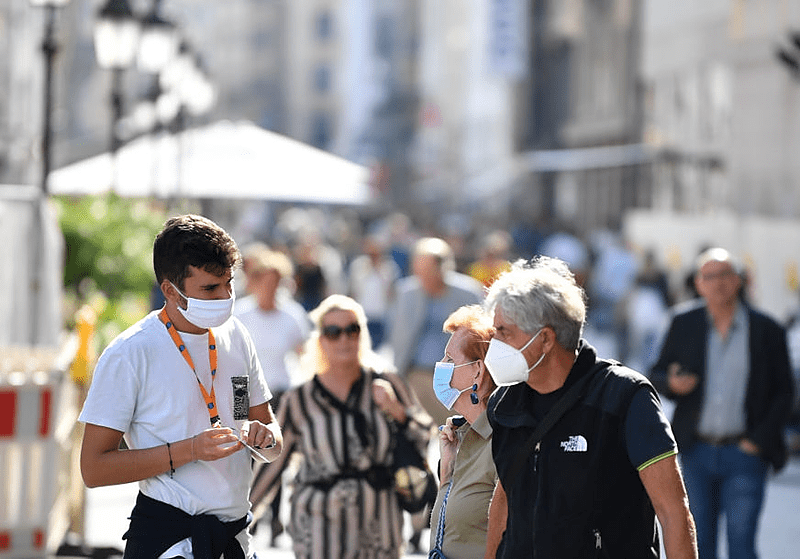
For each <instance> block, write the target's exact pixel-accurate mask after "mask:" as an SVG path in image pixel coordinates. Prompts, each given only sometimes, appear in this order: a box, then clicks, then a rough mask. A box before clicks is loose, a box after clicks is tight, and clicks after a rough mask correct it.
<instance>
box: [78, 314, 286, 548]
mask: <svg viewBox="0 0 800 559" xmlns="http://www.w3.org/2000/svg"><path fill="white" fill-rule="evenodd" d="M213 332H214V336H215V339H216V345H217V374H216V378H215V380H214V389H215V390H214V392H215V394H216V400H217V408H218V412H219V415H220V419H221V421H222V425H223V426H226V427H233V428H236V429H240V428H241V427H242V424H243V423H244V421H245V419H246V417H243V418H242V419H234V413H233V408H234V395H233V381H232V378H233V377H239V380H237V382H241V380H243V379H241V377H246V378H247V379H248V380H247V382H248V386H249V405H248V406H246V408H245V409H247V408H249V407H253V406H257V405H260V404H263V403H265V402H267V401H269V399H270V398H271V397H272V394H271V393H270V390H269V388H268V386H267V383H266V381H265V380H264V375H263V372H262V370H261V366H260V364H259V362H258V358H257V357H256V352H255V347H254V346H253V342H252V340H251V339H250V336H249V334H248V333H247V330H246V329H245V328H244V326H242V324H241V323H240V322H239V321H238V320H237V319H236V318H232V319H231V320H228V321H227V322H226V323H225V324H223V325H222V326H220V327H218V328H214V329H213ZM181 338H182V339H183V341H184V343H185V344H186V346H187V348H188V350H189V354H190V355H191V356H192V361H193V362H194V364H195V369H196V372H197V375H198V377H199V378H200V380H201V381H202V382H203V385H204V386H205V387H206V390H207V391H209V392H210V389H211V368H210V366H209V362H208V334H207V333H206V334H200V335H190V334H185V333H181ZM79 420H80V421H82V422H83V423H92V424H94V425H100V426H102V427H108V428H111V429H114V430H117V431H121V432H123V433H125V440H126V442H127V444H128V446H129V447H130V448H131V449H140V448H151V447H154V446H159V445H163V444H164V443H166V442H167V441H169V442H174V441H180V440H182V439H186V438H189V437H192V436H194V435H196V434H198V433H200V432H201V431H204V430H206V429H208V428H209V427H210V426H211V424H210V421H209V414H208V411H207V408H206V404H205V400H204V399H203V395H202V393H201V392H200V387H199V386H198V384H197V377H195V374H194V373H193V372H192V370H191V368H190V367H189V365H188V364H187V363H186V361H185V360H184V358H183V357H182V356H181V354H180V353H179V351H178V349H177V348H176V347H175V344H174V343H173V341H172V338H170V336H169V333H168V332H167V329H166V327H165V326H164V324H163V323H162V322H161V321H160V320H159V318H158V311H154V312H152V313H150V314H148V315H147V316H146V317H144V318H143V319H142V320H140V321H139V322H137V323H136V324H134V325H133V326H131V327H130V328H128V329H127V330H126V331H125V332H123V333H122V334H120V335H119V336H118V337H117V338H116V339H115V340H114V341H113V342H112V343H111V344H110V345H109V346H108V347H107V348H106V350H105V351H104V352H103V354H102V355H101V356H100V359H99V360H98V363H97V366H96V367H95V371H94V376H93V379H92V384H91V387H90V388H89V393H88V395H87V397H86V402H85V403H84V406H83V411H82V412H81V415H80V417H79ZM250 481H251V470H250V456H249V454H248V452H247V450H244V449H243V450H241V451H239V452H236V453H234V454H233V455H231V456H228V457H226V458H223V459H220V460H215V461H211V462H204V461H196V462H190V463H189V464H186V465H184V466H181V467H179V468H177V469H176V470H175V473H174V476H173V477H172V478H170V476H169V472H165V473H163V474H160V475H157V476H155V477H151V478H148V479H145V480H142V481H140V482H139V489H140V490H141V491H142V493H144V494H145V495H147V496H148V497H151V498H153V499H156V500H158V501H162V502H165V503H168V504H170V505H172V506H174V507H177V508H179V509H181V510H183V511H185V512H187V513H188V514H191V515H197V514H213V515H215V516H217V517H219V518H220V519H221V520H222V521H224V522H230V521H233V520H237V519H239V518H241V517H243V516H245V515H246V514H247V512H248V511H249V509H250V503H249V501H248V494H249V487H250ZM243 532H244V534H240V541H241V540H242V538H244V539H245V540H246V538H247V534H246V531H243ZM245 545H246V541H243V549H244V550H245V553H246V555H247V556H250V555H251V553H249V550H248V548H247V547H245Z"/></svg>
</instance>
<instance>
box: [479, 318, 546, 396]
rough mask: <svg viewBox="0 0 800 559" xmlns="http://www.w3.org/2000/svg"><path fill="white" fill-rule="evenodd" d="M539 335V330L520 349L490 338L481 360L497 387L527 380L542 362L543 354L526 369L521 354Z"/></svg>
mask: <svg viewBox="0 0 800 559" xmlns="http://www.w3.org/2000/svg"><path fill="white" fill-rule="evenodd" d="M541 333H542V330H541V329H540V330H539V331H538V332H536V334H535V335H534V336H533V337H532V338H531V339H530V340H529V341H528V343H527V344H525V345H524V346H522V347H521V348H520V349H517V348H515V347H511V346H510V345H508V344H507V343H505V342H501V341H500V340H497V339H495V338H492V340H491V341H490V342H489V349H488V350H487V352H486V357H484V358H483V362H484V363H486V368H487V369H489V373H490V374H491V375H492V378H493V379H494V382H495V384H496V385H497V386H510V385H512V384H518V383H520V382H526V381H527V380H528V374H529V373H530V372H531V371H532V370H534V369H535V368H536V367H537V366H538V365H539V363H541V362H542V359H544V355H545V354H544V353H543V354H542V356H541V357H540V358H539V360H538V361H537V362H536V363H534V364H533V365H531V366H530V367H528V361H527V360H526V359H525V356H524V355H523V354H522V352H523V351H525V349H526V348H527V347H528V346H529V345H531V344H532V343H533V340H535V339H536V336H538V335H539V334H541Z"/></svg>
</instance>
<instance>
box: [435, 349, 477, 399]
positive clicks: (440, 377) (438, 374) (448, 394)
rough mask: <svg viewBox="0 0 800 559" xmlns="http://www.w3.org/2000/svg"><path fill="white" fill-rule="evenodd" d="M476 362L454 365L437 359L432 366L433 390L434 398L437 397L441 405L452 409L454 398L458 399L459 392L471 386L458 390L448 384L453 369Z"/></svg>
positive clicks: (451, 377)
mask: <svg viewBox="0 0 800 559" xmlns="http://www.w3.org/2000/svg"><path fill="white" fill-rule="evenodd" d="M476 362H477V360H476V361H470V362H469V363H461V364H460V365H456V364H455V363H445V362H444V361H439V362H438V363H436V366H435V367H434V368H433V391H434V392H435V393H436V398H438V400H439V401H440V402H441V403H442V405H443V406H444V407H446V408H447V409H448V410H450V409H453V404H455V403H456V400H458V397H459V396H461V394H463V393H464V392H466V391H467V390H469V389H470V388H472V387H471V386H468V387H466V388H465V389H464V390H459V389H458V388H453V387H452V386H450V381H451V380H453V371H454V370H455V368H456V367H463V366H464V365H472V364H473V363H476Z"/></svg>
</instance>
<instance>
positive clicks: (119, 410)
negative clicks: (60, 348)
mask: <svg viewBox="0 0 800 559" xmlns="http://www.w3.org/2000/svg"><path fill="white" fill-rule="evenodd" d="M138 393H139V381H138V379H137V377H136V374H135V371H134V369H133V367H132V363H131V360H130V359H125V358H124V356H122V355H120V354H119V353H118V352H113V353H108V352H106V353H104V354H103V355H101V356H100V359H99V360H98V362H97V366H96V367H95V369H94V375H93V377H92V384H91V386H90V387H89V393H88V395H87V396H86V401H85V402H84V404H83V411H81V415H80V417H79V418H78V420H79V421H81V422H83V423H91V424H93V425H99V426H101V427H108V428H110V429H114V430H116V431H120V432H122V433H125V432H127V430H128V428H129V427H130V424H131V421H132V420H133V414H134V411H135V410H136V395H137V394H138Z"/></svg>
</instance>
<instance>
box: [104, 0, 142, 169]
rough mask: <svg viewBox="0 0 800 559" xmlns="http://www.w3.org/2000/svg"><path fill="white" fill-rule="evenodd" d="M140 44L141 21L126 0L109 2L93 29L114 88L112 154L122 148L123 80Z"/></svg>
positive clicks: (110, 0)
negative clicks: (120, 134)
mask: <svg viewBox="0 0 800 559" xmlns="http://www.w3.org/2000/svg"><path fill="white" fill-rule="evenodd" d="M138 42H139V21H138V20H137V19H136V18H135V17H134V15H133V11H132V10H131V8H130V6H129V5H128V2H127V1H126V0H108V1H107V2H106V4H105V5H104V6H103V7H102V8H101V9H100V11H99V12H98V13H97V20H96V21H95V27H94V50H95V56H96V58H97V64H98V65H99V66H100V67H101V68H107V69H110V70H111V71H112V72H113V74H112V85H111V112H112V119H111V154H112V157H113V156H114V154H115V153H116V151H117V150H118V149H119V147H120V143H121V142H120V139H119V135H118V134H117V125H118V123H119V120H120V119H121V118H122V109H123V107H122V102H123V99H122V77H123V73H124V71H125V70H126V69H127V68H129V67H130V66H131V64H132V63H133V60H134V57H135V56H136V51H137V47H138Z"/></svg>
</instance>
